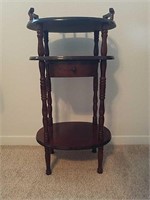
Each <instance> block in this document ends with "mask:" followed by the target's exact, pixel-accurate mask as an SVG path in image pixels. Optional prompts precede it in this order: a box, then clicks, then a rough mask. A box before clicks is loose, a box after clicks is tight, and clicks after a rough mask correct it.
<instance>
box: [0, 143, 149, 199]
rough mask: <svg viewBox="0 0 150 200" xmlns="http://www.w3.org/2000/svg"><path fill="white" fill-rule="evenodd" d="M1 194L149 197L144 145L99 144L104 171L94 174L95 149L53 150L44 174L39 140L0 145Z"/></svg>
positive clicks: (23, 196)
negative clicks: (49, 169)
mask: <svg viewBox="0 0 150 200" xmlns="http://www.w3.org/2000/svg"><path fill="white" fill-rule="evenodd" d="M1 153H2V159H1V161H2V162H1V165H2V167H1V190H2V197H1V199H2V200H100V199H102V200H107V199H109V200H121V199H122V200H123V199H124V200H127V199H129V200H131V199H136V200H137V199H140V200H143V199H149V197H150V196H149V148H148V146H142V145H137V146H112V145H108V146H106V147H105V159H104V173H103V174H102V175H99V174H97V172H96V169H97V154H93V153H91V151H90V150H88V151H56V152H55V154H54V155H53V156H52V175H50V176H47V175H45V162H44V150H43V148H42V147H40V146H37V147H36V146H35V147H32V146H3V147H2V151H1Z"/></svg>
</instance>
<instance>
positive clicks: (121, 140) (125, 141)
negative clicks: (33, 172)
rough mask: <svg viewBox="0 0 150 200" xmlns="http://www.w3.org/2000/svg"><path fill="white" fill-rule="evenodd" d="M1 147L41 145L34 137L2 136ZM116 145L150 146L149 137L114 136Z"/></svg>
mask: <svg viewBox="0 0 150 200" xmlns="http://www.w3.org/2000/svg"><path fill="white" fill-rule="evenodd" d="M0 144H1V145H39V144H38V143H37V142H36V139H35V137H33V136H0ZM110 144H114V145H136V144H150V136H148V135H143V136H139V135H137V136H136V135H134V136H133V135H131V136H129V135H126V136H125V135H124V136H113V137H112V140H111V143H110Z"/></svg>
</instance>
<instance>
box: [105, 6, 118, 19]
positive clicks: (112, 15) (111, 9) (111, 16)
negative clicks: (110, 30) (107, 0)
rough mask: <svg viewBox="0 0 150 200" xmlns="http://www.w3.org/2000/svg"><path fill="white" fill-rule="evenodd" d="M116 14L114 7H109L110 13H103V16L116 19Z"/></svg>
mask: <svg viewBox="0 0 150 200" xmlns="http://www.w3.org/2000/svg"><path fill="white" fill-rule="evenodd" d="M114 14H115V11H114V9H113V8H109V13H107V14H106V15H103V18H105V19H108V18H110V20H114Z"/></svg>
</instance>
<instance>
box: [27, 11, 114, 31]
mask: <svg viewBox="0 0 150 200" xmlns="http://www.w3.org/2000/svg"><path fill="white" fill-rule="evenodd" d="M28 14H29V17H30V21H29V22H28V24H27V28H28V29H31V30H34V31H38V30H39V29H42V30H43V31H47V32H58V33H59V32H60V33H68V32H71V33H73V32H94V31H101V30H110V29H113V28H115V27H116V24H115V22H114V21H113V16H114V10H113V8H110V11H109V13H108V14H106V15H104V16H103V18H98V17H84V16H80V17H79V16H72V17H47V18H39V16H38V15H36V14H34V8H30V10H29V12H28Z"/></svg>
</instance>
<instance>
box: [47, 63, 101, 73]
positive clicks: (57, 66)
mask: <svg viewBox="0 0 150 200" xmlns="http://www.w3.org/2000/svg"><path fill="white" fill-rule="evenodd" d="M97 68H98V62H78V61H74V62H55V63H50V64H49V75H50V77H90V76H95V75H96V74H97Z"/></svg>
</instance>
